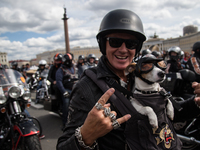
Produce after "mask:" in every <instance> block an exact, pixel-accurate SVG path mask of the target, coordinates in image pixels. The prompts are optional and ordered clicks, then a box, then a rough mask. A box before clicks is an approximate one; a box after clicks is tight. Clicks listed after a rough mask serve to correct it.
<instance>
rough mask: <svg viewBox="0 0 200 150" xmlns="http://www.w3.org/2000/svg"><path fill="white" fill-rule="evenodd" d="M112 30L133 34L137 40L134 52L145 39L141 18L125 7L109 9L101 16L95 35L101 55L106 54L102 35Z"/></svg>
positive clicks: (137, 50) (138, 49)
mask: <svg viewBox="0 0 200 150" xmlns="http://www.w3.org/2000/svg"><path fill="white" fill-rule="evenodd" d="M113 32H125V33H129V34H132V35H135V36H136V38H138V40H139V44H138V46H137V48H136V54H137V53H138V52H139V51H140V49H141V47H142V43H143V42H144V41H145V40H146V36H145V35H144V31H143V24H142V21H141V19H140V18H139V17H138V15H136V14H135V13H134V12H132V11H130V10H126V9H117V10H113V11H110V12H109V13H108V14H107V15H106V16H105V17H104V18H103V20H102V22H101V25H100V28H99V32H98V34H97V36H96V37H97V41H98V43H99V47H100V51H101V52H102V54H103V55H106V46H105V43H106V39H105V38H104V37H105V36H106V35H108V34H110V33H113Z"/></svg>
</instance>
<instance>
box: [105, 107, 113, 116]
mask: <svg viewBox="0 0 200 150" xmlns="http://www.w3.org/2000/svg"><path fill="white" fill-rule="evenodd" d="M110 111H111V110H110V107H108V108H105V109H104V115H105V117H108V116H110Z"/></svg>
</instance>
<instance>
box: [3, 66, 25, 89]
mask: <svg viewBox="0 0 200 150" xmlns="http://www.w3.org/2000/svg"><path fill="white" fill-rule="evenodd" d="M12 85H16V86H19V85H23V86H26V85H27V84H26V81H25V79H24V77H23V76H22V74H21V73H19V72H18V71H16V70H13V69H0V86H1V87H4V86H12Z"/></svg>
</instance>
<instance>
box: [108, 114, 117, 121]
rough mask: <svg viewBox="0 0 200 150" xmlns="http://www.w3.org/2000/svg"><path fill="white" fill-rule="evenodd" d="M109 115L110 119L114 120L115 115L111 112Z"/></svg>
mask: <svg viewBox="0 0 200 150" xmlns="http://www.w3.org/2000/svg"><path fill="white" fill-rule="evenodd" d="M109 117H110V119H111V121H115V120H116V116H115V114H113V113H110V115H109Z"/></svg>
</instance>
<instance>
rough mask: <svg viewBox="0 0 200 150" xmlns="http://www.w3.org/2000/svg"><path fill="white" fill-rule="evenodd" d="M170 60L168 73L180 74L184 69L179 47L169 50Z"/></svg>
mask: <svg viewBox="0 0 200 150" xmlns="http://www.w3.org/2000/svg"><path fill="white" fill-rule="evenodd" d="M168 54H169V58H170V60H168V61H167V69H166V70H165V72H166V73H169V72H178V71H179V70H181V69H183V67H182V66H181V62H180V58H181V49H180V47H178V46H173V47H171V48H170V49H169V50H168Z"/></svg>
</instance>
